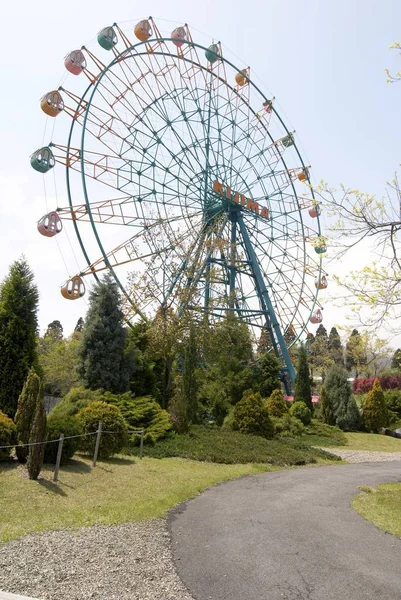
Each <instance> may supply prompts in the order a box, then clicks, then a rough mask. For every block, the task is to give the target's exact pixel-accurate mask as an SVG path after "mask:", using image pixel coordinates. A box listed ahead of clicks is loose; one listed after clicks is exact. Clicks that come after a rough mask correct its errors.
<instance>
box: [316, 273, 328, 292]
mask: <svg viewBox="0 0 401 600" xmlns="http://www.w3.org/2000/svg"><path fill="white" fill-rule="evenodd" d="M327 285H328V283H327V279H326V275H322V276H321V277H320V279H319V276H317V277H316V279H315V288H316V289H318V290H325V289H326V288H327Z"/></svg>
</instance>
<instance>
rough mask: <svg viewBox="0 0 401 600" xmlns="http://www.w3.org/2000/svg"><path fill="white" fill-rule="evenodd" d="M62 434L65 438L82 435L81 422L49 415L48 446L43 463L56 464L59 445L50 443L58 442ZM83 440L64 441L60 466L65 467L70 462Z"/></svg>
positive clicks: (72, 418)
mask: <svg viewBox="0 0 401 600" xmlns="http://www.w3.org/2000/svg"><path fill="white" fill-rule="evenodd" d="M62 433H64V435H65V437H68V436H71V435H79V434H80V433H82V425H81V422H80V421H79V420H78V419H77V417H57V415H56V416H54V415H49V418H48V419H47V444H46V448H45V456H44V461H43V462H45V463H50V464H55V463H56V458H57V450H58V443H57V442H52V443H49V442H51V441H52V440H58V439H59V438H60V435H61V434H62ZM81 440H82V438H74V439H70V440H64V443H63V450H62V453H61V463H60V464H62V465H65V464H66V463H67V462H68V460H69V459H70V458H72V457H73V456H74V454H75V452H76V451H77V450H78V448H79V444H80V442H81Z"/></svg>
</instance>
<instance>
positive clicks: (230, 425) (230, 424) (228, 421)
mask: <svg viewBox="0 0 401 600" xmlns="http://www.w3.org/2000/svg"><path fill="white" fill-rule="evenodd" d="M223 429H228V430H230V431H234V406H232V407H231V408H230V410H229V412H228V414H227V416H226V418H225V419H224V421H223Z"/></svg>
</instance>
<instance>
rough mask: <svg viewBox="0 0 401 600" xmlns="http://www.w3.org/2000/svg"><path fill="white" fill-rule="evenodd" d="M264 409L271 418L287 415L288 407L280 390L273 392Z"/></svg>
mask: <svg viewBox="0 0 401 600" xmlns="http://www.w3.org/2000/svg"><path fill="white" fill-rule="evenodd" d="M266 408H267V410H268V411H269V415H271V416H272V417H279V418H280V417H282V416H284V415H286V414H287V413H288V406H287V403H286V401H285V400H284V396H283V393H282V391H281V390H274V391H273V392H272V394H271V395H270V396H269V398H268V399H267V401H266Z"/></svg>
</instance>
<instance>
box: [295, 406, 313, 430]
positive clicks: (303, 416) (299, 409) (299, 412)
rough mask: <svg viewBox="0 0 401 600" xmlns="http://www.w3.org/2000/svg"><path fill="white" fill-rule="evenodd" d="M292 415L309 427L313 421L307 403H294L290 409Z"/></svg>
mask: <svg viewBox="0 0 401 600" xmlns="http://www.w3.org/2000/svg"><path fill="white" fill-rule="evenodd" d="M290 415H291V416H292V417H295V418H296V419H299V420H300V421H301V423H303V424H304V425H309V424H310V422H311V420H312V413H311V411H310V410H309V408H308V407H307V406H306V404H305V402H293V404H292V406H291V408H290Z"/></svg>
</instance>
